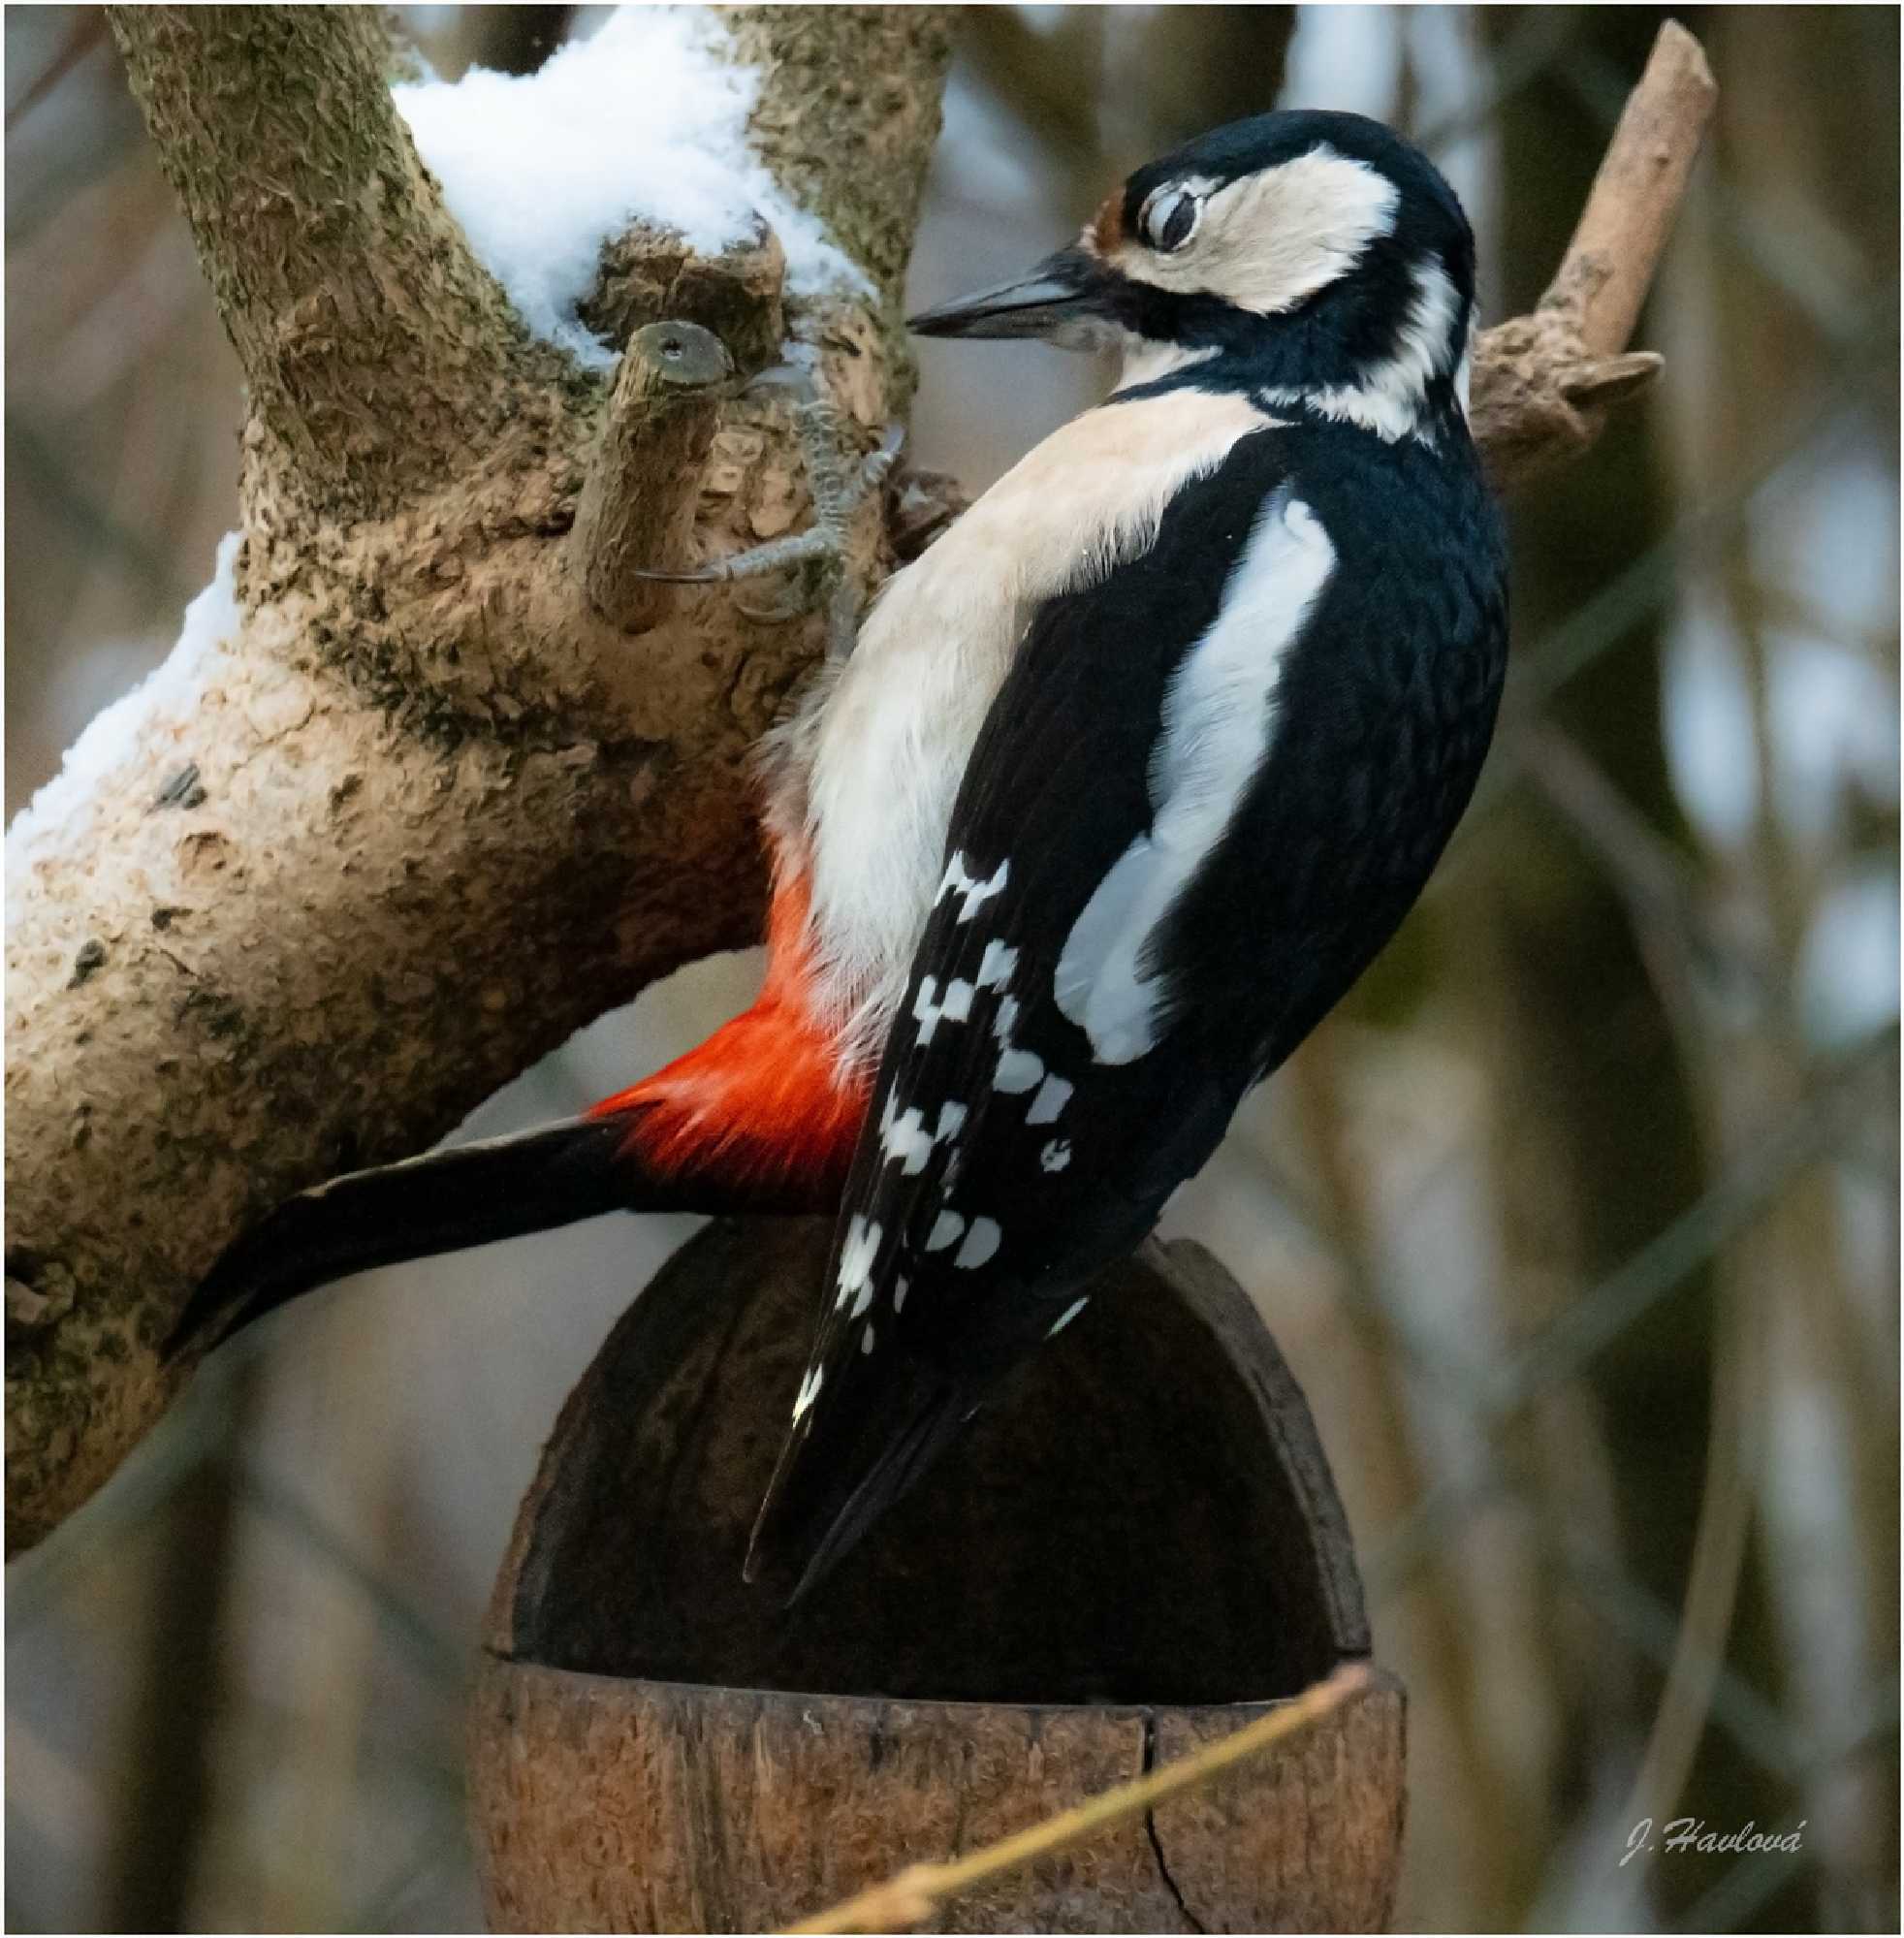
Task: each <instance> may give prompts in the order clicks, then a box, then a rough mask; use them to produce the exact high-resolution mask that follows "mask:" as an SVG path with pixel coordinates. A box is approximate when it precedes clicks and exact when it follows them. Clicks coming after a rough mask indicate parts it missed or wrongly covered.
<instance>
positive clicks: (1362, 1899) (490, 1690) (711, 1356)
mask: <svg viewBox="0 0 1904 1938" xmlns="http://www.w3.org/2000/svg"><path fill="white" fill-rule="evenodd" d="M825 1252H826V1230H825V1227H824V1226H823V1225H821V1224H818V1223H808V1222H785V1223H754V1224H724V1225H716V1226H714V1227H713V1228H712V1229H710V1230H708V1231H706V1232H704V1233H703V1234H702V1235H701V1236H699V1237H698V1238H696V1239H695V1240H694V1241H693V1242H692V1243H690V1244H689V1245H687V1246H686V1247H685V1248H684V1249H683V1250H682V1252H681V1254H680V1255H678V1256H677V1257H676V1258H675V1259H673V1260H672V1262H671V1263H670V1264H669V1265H668V1266H667V1268H666V1269H665V1270H664V1271H663V1272H662V1273H661V1275H660V1276H659V1277H658V1278H657V1279H656V1280H655V1281H654V1283H653V1284H652V1285H651V1287H649V1288H648V1289H647V1290H646V1291H645V1292H644V1293H643V1294H642V1296H641V1297H640V1298H639V1299H638V1300H637V1301H636V1303H635V1305H634V1307H633V1308H632V1310H630V1311H629V1313H628V1314H627V1315H626V1317H625V1318H622V1320H621V1321H620V1323H619V1325H618V1326H617V1327H616V1328H615V1330H614V1331H613V1333H611V1335H610V1336H609V1339H608V1343H607V1344H606V1345H605V1346H604V1347H603V1349H602V1350H601V1353H600V1355H599V1357H597V1359H596V1360H595V1363H594V1364H593V1365H592V1366H591V1367H590V1368H589V1370H588V1372H587V1374H586V1375H585V1376H584V1378H583V1380H582V1382H581V1383H580V1385H578V1386H577V1388H576V1390H575V1392H574V1393H573V1394H572V1395H571V1396H570V1399H569V1402H568V1405H567V1406H566V1407H565V1408H564V1410H563V1412H562V1416H561V1419H560V1421H559V1422H558V1423H557V1425H556V1428H555V1435H554V1437H553V1438H552V1439H551V1441H550V1443H549V1446H548V1448H547V1450H546V1451H545V1453H544V1454H543V1458H542V1466H541V1470H540V1472H539V1473H538V1475H537V1477H536V1479H535V1482H534V1484H533V1486H532V1487H531V1488H530V1489H529V1492H528V1495H527V1497H526V1499H525V1500H524V1503H523V1508H522V1511H521V1513H520V1515H519V1517H518V1520H517V1524H516V1533H515V1538H514V1540H513V1541H512V1543H511V1545H510V1550H509V1554H508V1557H507V1559H506V1560H505V1561H504V1563H503V1567H502V1572H501V1575H500V1577H499V1579H498V1581H497V1583H496V1590H495V1597H494V1601H493V1603H492V1607H491V1614H490V1621H489V1631H488V1636H487V1638H486V1642H487V1646H486V1648H485V1651H484V1658H483V1665H482V1669H481V1673H480V1677H479V1682H478V1687H477V1693H476V1699H475V1713H474V1718H473V1724H472V1737H473V1740H472V1759H471V1770H470V1780H471V1789H472V1809H473V1814H474V1822H475V1830H476V1842H477V1850H478V1856H479V1862H480V1865H481V1870H482V1877H483V1890H484V1897H485V1903H486V1906H487V1911H488V1916H489V1920H490V1923H491V1925H492V1928H493V1929H496V1930H504V1931H749V1930H771V1929H774V1928H776V1927H777V1926H780V1925H783V1924H786V1923H789V1922H793V1921H794V1920H795V1919H798V1918H800V1917H803V1916H806V1915H809V1914H810V1913H813V1912H816V1911H818V1910H821V1909H823V1908H824V1907H826V1906H827V1905H830V1904H831V1903H833V1902H834V1901H836V1900H837V1899H840V1898H842V1897H845V1896H847V1895H849V1894H851V1893H853V1892H855V1891H858V1890H863V1889H865V1888H867V1887H869V1886H872V1885H874V1884H877V1883H879V1882H881V1881H882V1880H883V1879H885V1878H886V1877H888V1876H890V1875H891V1874H892V1873H894V1872H895V1871H898V1870H900V1869H901V1868H903V1867H904V1865H905V1864H907V1863H909V1862H913V1861H916V1860H921V1859H942V1858H948V1857H952V1856H955V1855H957V1854H959V1853H961V1852H964V1851H969V1850H971V1849H973V1848H975V1847H976V1846H978V1845H981V1844H985V1843H989V1842H991V1841H992V1840H993V1839H995V1838H998V1837H1000V1836H1003V1835H1006V1834H1007V1833H1009V1832H1011V1831H1014V1830H1017V1829H1021V1828H1023V1827H1026V1826H1027V1825H1030V1824H1032V1823H1035V1822H1036V1821H1038V1820H1039V1819H1041V1818H1044V1817H1047V1816H1049V1815H1051V1814H1052V1813H1053V1812H1055V1811H1057V1810H1060V1809H1062V1808H1063V1807H1065V1806H1067V1805H1070V1804H1073V1803H1076V1802H1079V1801H1081V1800H1083V1799H1084V1798H1085V1797H1087V1796H1089V1795H1093V1794H1094V1793H1095V1792H1098V1791H1101V1790H1104V1789H1107V1788H1109V1787H1110V1786H1111V1785H1113V1784H1116V1783H1120V1782H1123V1781H1125V1780H1127V1779H1128V1778H1130V1777H1133V1776H1136V1775H1138V1774H1139V1773H1141V1772H1142V1771H1143V1770H1144V1769H1146V1768H1147V1767H1149V1766H1150V1765H1151V1764H1153V1763H1161V1762H1165V1761H1168V1760H1170V1759H1172V1758H1175V1757H1178V1756H1181V1755H1183V1754H1184V1753H1185V1752H1186V1751H1188V1750H1190V1749H1191V1748H1194V1747H1195V1746H1196V1745H1197V1744H1199V1743H1201V1742H1203V1741H1206V1740H1208V1739H1209V1738H1211V1737H1213V1736H1217V1735H1220V1734H1222V1733H1224V1732H1226V1731H1231V1730H1234V1729H1237V1728H1240V1727H1241V1726H1242V1725H1243V1724H1245V1723H1247V1722H1249V1721H1251V1720H1252V1719H1253V1718H1254V1717H1255V1716H1256V1715H1258V1714H1259V1713H1261V1711H1262V1709H1263V1708H1264V1706H1265V1705H1267V1704H1270V1703H1273V1702H1274V1701H1276V1700H1278V1699H1281V1698H1287V1697H1288V1696H1290V1695H1292V1694H1294V1693H1295V1692H1296V1691H1298V1690H1300V1689H1302V1688H1303V1687H1305V1686H1306V1685H1307V1684H1309V1683H1311V1682H1313V1681H1315V1680H1317V1678H1318V1677H1320V1676H1323V1675H1325V1674H1327V1673H1328V1671H1329V1670H1330V1669H1331V1668H1333V1667H1335V1665H1336V1664H1337V1663H1339V1662H1341V1661H1343V1660H1345V1659H1348V1658H1354V1657H1360V1656H1365V1655H1366V1654H1367V1653H1368V1649H1369V1633H1368V1624H1367V1619H1366V1616H1365V1614H1364V1610H1363V1604H1362V1592H1361V1584H1360V1582H1359V1580H1358V1578H1357V1575H1356V1573H1355V1565H1354V1557H1353V1554H1352V1552H1351V1549H1350V1546H1349V1534H1348V1529H1347V1526H1346V1524H1345V1522H1344V1519H1343V1513H1342V1508H1341V1504H1340V1503H1339V1501H1338V1500H1337V1497H1336V1492H1335V1488H1334V1485H1333V1483H1332V1481H1331V1479H1330V1477H1329V1472H1328V1468H1327V1465H1326V1463H1325V1462H1324V1460H1323V1458H1322V1452H1321V1448H1320V1447H1319V1446H1317V1439H1316V1432H1315V1428H1314V1425H1313V1424H1312V1422H1311V1420H1310V1417H1309V1411H1308V1408H1307V1407H1306V1406H1305V1404H1304V1402H1303V1398H1302V1395H1301V1393H1300V1391H1299V1390H1298V1389H1297V1387H1296V1384H1295V1382H1294V1381H1293V1380H1292V1379H1291V1377H1290V1375H1289V1372H1288V1369H1287V1368H1286V1367H1285V1365H1284V1363H1283V1360H1282V1358H1281V1356H1280V1355H1279V1354H1278V1352H1277V1350H1276V1348H1275V1346H1274V1345H1273V1344H1272V1342H1271V1340H1270V1338H1269V1335H1268V1333H1267V1332H1266V1331H1265V1330H1264V1329H1263V1326H1262V1323H1261V1321H1260V1320H1259V1319H1258V1318H1256V1316H1255V1313H1254V1311H1253V1308H1252V1307H1251V1305H1250V1303H1249V1301H1248V1300H1247V1299H1246V1298H1245V1296H1244V1295H1243V1293H1242V1292H1241V1291H1240V1290H1239V1289H1238V1287H1236V1286H1235V1284H1234V1283H1233V1282H1232V1281H1231V1280H1230V1279H1229V1278H1228V1277H1227V1276H1226V1275H1225V1274H1224V1273H1223V1272H1222V1269H1221V1268H1220V1267H1218V1266H1217V1265H1216V1263H1215V1262H1214V1261H1213V1260H1212V1259H1211V1258H1210V1257H1209V1256H1208V1255H1206V1254H1204V1253H1203V1252H1201V1251H1200V1250H1198V1249H1197V1248H1196V1247H1194V1246H1191V1245H1187V1244H1178V1245H1174V1246H1171V1247H1169V1248H1167V1249H1165V1248H1162V1247H1159V1246H1152V1247H1150V1248H1148V1249H1147V1250H1146V1251H1145V1252H1144V1253H1143V1254H1142V1255H1140V1256H1139V1257H1138V1258H1135V1259H1133V1260H1131V1261H1130V1262H1129V1263H1128V1264H1127V1265H1125V1266H1122V1267H1120V1268H1119V1269H1118V1270H1117V1271H1115V1272H1113V1273H1112V1274H1110V1275H1109V1276H1108V1277H1107V1278H1106V1279H1105V1280H1104V1281H1103V1282H1102V1284H1101V1286H1100V1288H1099V1293H1098V1296H1097V1297H1096V1298H1095V1299H1094V1301H1093V1302H1092V1305H1091V1306H1090V1308H1089V1309H1088V1310H1087V1311H1086V1313H1085V1315H1084V1316H1083V1317H1082V1318H1080V1319H1079V1320H1078V1321H1077V1323H1076V1324H1074V1325H1073V1326H1071V1327H1070V1329H1069V1330H1068V1331H1066V1332H1065V1333H1064V1334H1063V1336H1062V1337H1061V1338H1060V1339H1059V1340H1058V1341H1056V1342H1055V1343H1054V1345H1053V1346H1052V1347H1051V1348H1050V1349H1049V1350H1046V1351H1045V1352H1044V1353H1043V1354H1042V1355H1040V1356H1039V1357H1038V1358H1037V1359H1036V1360H1035V1361H1034V1362H1033V1363H1032V1364H1031V1366H1030V1367H1029V1368H1027V1369H1026V1371H1025V1373H1024V1374H1023V1375H1022V1376H1021V1383H1020V1384H1019V1385H1018V1387H1017V1388H1016V1390H1015V1391H1014V1392H1013V1393H1012V1394H1011V1396H1010V1403H1009V1404H1008V1405H1003V1406H1000V1407H999V1408H997V1409H994V1410H988V1412H987V1413H986V1414H982V1415H981V1416H980V1418H979V1419H978V1420H976V1421H974V1423H973V1425H972V1428H971V1430H970V1432H969V1433H968V1435H967V1436H966V1438H965V1439H964V1440H963V1441H962V1442H961V1443H960V1444H959V1445H958V1446H956V1447H955V1448H954V1449H953V1450H952V1451H951V1452H949V1453H948V1454H947V1455H946V1456H945V1457H944V1459H943V1461H942V1462H941V1463H940V1465H939V1466H938V1467H936V1469H935V1470H934V1471H933V1473H932V1474H931V1475H930V1476H929V1477H927V1478H926V1479H925V1480H923V1481H922V1482H921V1483H920V1485H919V1487H918V1488H917V1489H916V1490H915V1492H914V1493H913V1494H912V1495H911V1496H910V1497H909V1498H908V1499H907V1500H905V1501H904V1502H903V1503H902V1504H901V1505H900V1507H899V1508H898V1509H895V1510H894V1511H893V1513H892V1514H891V1515H890V1516H889V1518H888V1519H887V1520H886V1521H885V1522H884V1523H883V1524H882V1526H881V1527H880V1528H879V1529H878V1530H876V1531H875V1532H874V1534H873V1536H872V1537H871V1538H870V1539H869V1540H868V1541H867V1542H866V1543H865V1544H864V1545H863V1546H862V1547H861V1548H860V1549H859V1550H858V1551H857V1552H856V1553H855V1554H853V1555H852V1556H851V1557H850V1558H849V1559H848V1560H847V1561H846V1562H845V1563H844V1564H843V1565H842V1566H841V1568H840V1570H839V1571H838V1573H836V1574H835V1575H834V1576H833V1577H832V1578H831V1579H829V1580H828V1581H827V1582H826V1583H824V1584H823V1586H822V1587H821V1589H820V1590H819V1591H818V1592H817V1593H815V1594H814V1595H813V1596H812V1597H811V1598H810V1600H809V1603H808V1604H803V1606H802V1607H801V1609H800V1610H799V1611H798V1612H797V1614H796V1615H795V1616H793V1617H788V1616H786V1615H785V1614H783V1613H782V1612H781V1611H780V1610H779V1609H778V1608H777V1607H776V1606H775V1605H774V1604H773V1603H772V1602H771V1600H770V1599H769V1598H768V1597H766V1596H764V1595H761V1594H759V1593H757V1592H756V1591H754V1590H752V1589H749V1588H747V1587H746V1585H745V1584H744V1583H743V1582H742V1580H741V1558H742V1554H743V1551H744V1549H745V1547H746V1538H747V1532H748V1528H749V1526H750V1523H751V1521H752V1518H753V1513H754V1509H755V1507H756V1505H757V1504H758V1502H759V1499H760V1495H761V1490H762V1488H763V1487H764V1486H765V1484H766V1480H767V1476H768V1472H769V1469H770V1468H771V1467H772V1465H773V1461H774V1456H775V1453H776V1451H777V1447H778V1445H779V1440H780V1435H781V1431H782V1429H783V1428H784V1426H785V1423H786V1419H787V1415H788V1412H789V1410H790V1408H791V1405H792V1400H793V1394H794V1390H795V1388H796V1386H797V1385H798V1383H799V1381H800V1376H801V1372H802V1367H803V1361H804V1359H805V1355H806V1351H807V1346H808V1339H809V1329H810V1324H811V1319H812V1315H813V1304H814V1299H815V1296H816V1287H818V1285H819V1283H820V1274H821V1271H822V1269H823V1266H824V1262H825ZM1402 1807H1403V1698H1402V1692H1401V1690H1400V1688H1399V1687H1398V1686H1397V1685H1396V1684H1395V1683H1394V1682H1393V1681H1392V1680H1390V1679H1386V1678H1381V1679H1379V1680H1378V1682H1377V1685H1376V1686H1375V1687H1374V1688H1373V1689H1372V1691H1371V1692H1370V1693H1369V1694H1367V1695H1366V1696H1364V1697H1362V1698H1361V1699H1360V1700H1357V1701H1354V1702H1352V1703H1350V1704H1349V1705H1348V1706H1346V1707H1345V1708H1343V1709H1342V1710H1340V1711H1338V1712H1337V1713H1336V1714H1334V1715H1333V1716H1331V1717H1330V1718H1328V1719H1327V1720H1325V1721H1324V1722H1322V1723H1320V1724H1318V1725H1317V1727H1316V1728H1315V1729H1313V1730H1312V1731H1309V1732H1307V1733H1306V1734H1304V1735H1303V1736H1301V1737H1299V1738H1297V1739H1296V1740H1295V1741H1294V1742H1292V1743H1291V1744H1289V1745H1288V1746H1286V1747H1285V1749H1284V1750H1283V1751H1282V1752H1281V1753H1280V1754H1271V1755H1269V1756H1267V1757H1264V1758H1260V1759H1257V1760H1256V1761H1255V1762H1253V1763H1250V1764H1247V1765H1245V1766H1244V1767H1242V1768H1241V1769H1240V1770H1239V1771H1237V1772H1236V1773H1234V1774H1232V1775H1231V1776H1229V1777H1227V1778H1225V1779H1223V1780H1222V1782H1220V1783H1219V1784H1218V1785H1217V1786H1215V1787H1213V1788H1212V1789H1209V1790H1206V1791H1203V1792H1200V1793H1198V1794H1196V1795H1191V1796H1188V1797H1185V1798H1181V1799H1179V1800H1177V1801H1174V1802H1170V1803H1166V1804H1164V1805H1162V1806H1160V1807H1159V1808H1158V1810H1157V1811H1156V1812H1155V1813H1153V1815H1152V1816H1151V1818H1149V1819H1148V1820H1145V1819H1134V1820H1132V1821H1130V1822H1128V1823H1126V1824H1124V1825H1122V1826H1120V1827H1116V1828H1113V1829H1111V1830H1109V1831H1107V1832H1105V1833H1104V1834H1102V1835H1101V1836H1100V1837H1098V1838H1097V1839H1096V1840H1095V1841H1094V1842H1092V1843H1090V1844H1087V1845H1083V1846H1080V1847H1078V1848H1076V1849H1074V1850H1071V1851H1069V1852H1066V1853H1063V1854H1061V1855H1059V1856H1057V1857H1053V1858H1049V1859H1040V1860H1039V1861H1037V1862H1035V1863H1033V1864H1031V1865H1030V1866H1027V1867H1026V1868H1024V1869H1022V1870H1020V1871H1017V1872H1015V1873H1012V1874H1009V1875H1006V1876H1003V1877H1000V1878H999V1879H996V1880H994V1881H992V1882H991V1883H990V1884H988V1885H986V1886H983V1887H981V1888H980V1889H978V1890H974V1891H972V1892H971V1893H969V1894H968V1895H967V1896H965V1897H962V1898H958V1899H956V1900H954V1901H952V1902H951V1903H949V1904H948V1905H947V1906H946V1907H945V1908H944V1911H943V1913H942V1923H941V1924H940V1926H939V1927H938V1928H941V1929H945V1930H952V1931H1191V1930H1217V1931H1225V1930H1252V1931H1261V1930H1288V1931H1304V1930H1378V1929H1380V1928H1381V1927H1382V1926H1383V1925H1384V1924H1385V1922H1386V1921H1387V1917H1388V1913H1389V1908H1390V1905H1391V1903H1392V1901H1393V1896H1394V1888H1395V1876H1396V1868H1397V1865H1398V1862H1399V1860H1400V1854H1401V1838H1402Z"/></svg>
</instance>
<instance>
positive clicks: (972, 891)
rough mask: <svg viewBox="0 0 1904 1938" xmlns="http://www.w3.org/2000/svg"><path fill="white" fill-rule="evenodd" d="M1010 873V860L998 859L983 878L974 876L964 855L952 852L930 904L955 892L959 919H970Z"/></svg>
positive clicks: (938, 901)
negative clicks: (997, 863) (958, 905)
mask: <svg viewBox="0 0 1904 1938" xmlns="http://www.w3.org/2000/svg"><path fill="white" fill-rule="evenodd" d="M1010 875H1011V864H1010V863H1009V862H1004V861H1001V862H1000V864H999V865H998V867H997V868H995V869H994V870H993V871H992V873H991V874H989V875H987V876H986V877H985V878H984V879H983V880H982V881H981V880H974V879H973V878H972V877H971V876H970V875H969V874H967V873H966V858H965V856H964V855H962V854H955V855H954V856H953V857H952V859H951V860H950V861H948V862H947V863H946V864H945V874H944V875H943V877H942V878H941V879H940V881H939V884H938V893H937V894H936V896H934V898H933V905H934V906H935V907H936V906H937V905H938V904H939V903H941V902H943V901H944V900H945V898H946V897H947V896H948V895H956V896H957V897H958V898H959V903H960V908H959V920H960V921H961V922H969V921H970V920H971V918H972V917H973V916H974V915H976V914H977V913H978V911H979V909H980V908H981V907H982V906H983V905H985V904H986V903H988V902H989V901H991V899H992V898H993V896H995V895H997V894H999V893H1000V891H1001V890H1002V889H1003V887H1004V885H1005V883H1006V881H1007V880H1008V879H1009V878H1010ZM988 960H989V958H988Z"/></svg>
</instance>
